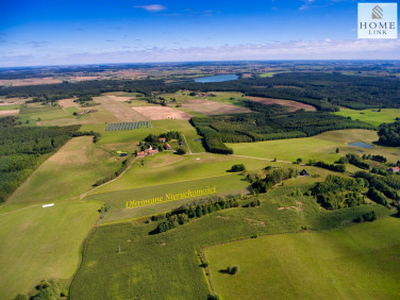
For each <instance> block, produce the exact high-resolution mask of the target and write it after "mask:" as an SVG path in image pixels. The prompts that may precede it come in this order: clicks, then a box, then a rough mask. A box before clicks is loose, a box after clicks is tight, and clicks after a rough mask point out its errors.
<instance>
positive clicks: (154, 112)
mask: <svg viewBox="0 0 400 300" xmlns="http://www.w3.org/2000/svg"><path fill="white" fill-rule="evenodd" d="M132 110H133V111H135V112H137V113H139V114H141V115H143V116H145V117H146V118H149V119H150V120H165V119H177V120H189V119H190V118H191V117H192V115H190V114H188V113H186V112H183V111H180V110H177V109H173V108H171V107H167V106H137V107H132Z"/></svg>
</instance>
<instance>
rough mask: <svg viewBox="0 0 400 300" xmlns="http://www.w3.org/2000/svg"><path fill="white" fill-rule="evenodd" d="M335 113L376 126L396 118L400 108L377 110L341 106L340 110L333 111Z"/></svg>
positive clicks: (399, 114) (398, 115)
mask: <svg viewBox="0 0 400 300" xmlns="http://www.w3.org/2000/svg"><path fill="white" fill-rule="evenodd" d="M335 114H337V115H339V116H343V117H351V119H352V120H357V119H358V120H360V121H362V122H366V123H369V124H372V125H374V126H377V127H378V126H379V125H380V124H382V123H393V122H395V120H396V118H400V109H394V108H383V109H381V110H380V111H379V110H378V109H363V110H354V109H350V108H344V107H341V108H340V111H338V112H335Z"/></svg>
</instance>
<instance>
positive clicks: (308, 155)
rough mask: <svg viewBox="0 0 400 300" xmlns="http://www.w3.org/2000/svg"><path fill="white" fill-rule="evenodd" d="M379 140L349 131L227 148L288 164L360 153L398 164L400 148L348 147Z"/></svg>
mask: <svg viewBox="0 0 400 300" xmlns="http://www.w3.org/2000/svg"><path fill="white" fill-rule="evenodd" d="M377 140H378V135H377V133H376V132H375V131H372V130H361V129H349V130H337V131H329V132H324V133H322V134H319V135H316V136H313V137H307V138H298V139H285V140H274V141H265V142H256V143H235V144H229V143H227V144H226V145H227V146H228V147H230V148H232V149H233V151H234V153H235V154H239V155H246V156H254V157H263V158H271V159H273V158H277V159H278V160H287V161H295V160H296V159H297V158H302V159H303V162H307V161H308V160H310V159H315V160H323V161H326V162H330V163H333V162H334V161H336V160H338V159H339V158H340V156H343V155H345V154H346V153H348V152H354V151H355V150H357V151H362V152H365V153H371V154H381V155H385V156H386V157H387V158H388V159H389V160H390V161H392V162H396V161H397V160H398V158H396V157H397V156H398V155H400V151H399V149H398V148H397V149H396V148H389V147H380V146H376V145H375V147H374V148H368V149H365V148H359V147H350V146H348V143H352V142H357V141H358V142H365V143H367V144H370V145H371V144H372V143H373V142H374V141H377ZM337 147H338V148H339V150H340V152H339V154H337V153H336V152H335V150H336V148H337Z"/></svg>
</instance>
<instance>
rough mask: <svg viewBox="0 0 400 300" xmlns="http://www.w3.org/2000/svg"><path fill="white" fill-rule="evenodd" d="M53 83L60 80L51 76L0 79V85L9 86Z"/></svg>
mask: <svg viewBox="0 0 400 300" xmlns="http://www.w3.org/2000/svg"><path fill="white" fill-rule="evenodd" d="M53 83H61V80H60V79H55V78H52V77H44V78H26V79H4V80H0V85H11V86H23V85H39V84H53Z"/></svg>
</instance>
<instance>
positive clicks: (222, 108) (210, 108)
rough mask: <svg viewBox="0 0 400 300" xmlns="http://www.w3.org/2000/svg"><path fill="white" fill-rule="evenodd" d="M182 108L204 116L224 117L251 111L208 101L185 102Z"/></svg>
mask: <svg viewBox="0 0 400 300" xmlns="http://www.w3.org/2000/svg"><path fill="white" fill-rule="evenodd" d="M182 107H184V108H187V109H190V110H193V111H195V112H198V113H201V114H205V115H224V114H240V113H250V112H251V110H250V109H248V108H245V107H239V106H235V105H232V104H225V103H217V102H214V101H208V100H195V99H193V100H187V101H186V103H185V104H182Z"/></svg>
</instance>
